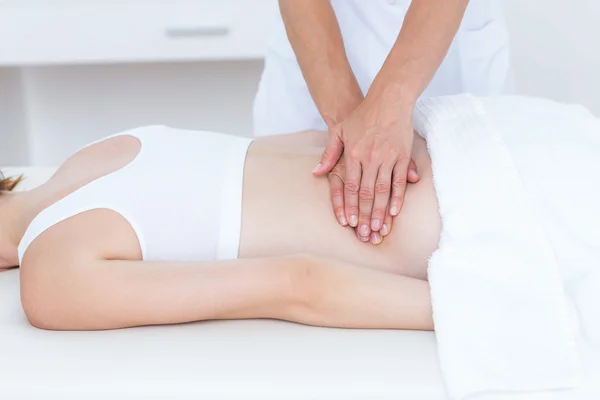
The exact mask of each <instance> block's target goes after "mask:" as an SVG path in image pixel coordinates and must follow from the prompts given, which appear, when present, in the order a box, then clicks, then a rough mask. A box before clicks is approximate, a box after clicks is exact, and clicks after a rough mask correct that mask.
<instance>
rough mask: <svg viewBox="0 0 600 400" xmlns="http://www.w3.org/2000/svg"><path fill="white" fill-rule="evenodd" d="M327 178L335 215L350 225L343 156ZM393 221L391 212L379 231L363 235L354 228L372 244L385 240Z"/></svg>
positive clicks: (339, 220)
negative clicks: (345, 198) (345, 203)
mask: <svg viewBox="0 0 600 400" xmlns="http://www.w3.org/2000/svg"><path fill="white" fill-rule="evenodd" d="M327 178H328V179H329V187H330V193H331V203H332V205H333V212H334V213H335V216H336V218H337V220H338V222H339V223H340V225H342V226H346V227H347V226H348V225H349V224H348V219H347V218H346V210H345V206H344V187H345V184H344V182H345V180H346V161H345V159H344V157H343V156H342V157H341V158H340V160H339V162H338V163H337V164H336V165H335V166H334V167H333V169H332V170H331V172H329V173H328V174H327ZM392 222H393V218H392V216H391V214H390V213H389V212H386V213H385V216H384V219H383V225H382V228H381V230H380V231H379V232H371V234H370V235H369V236H368V237H367V236H361V235H360V234H359V232H358V229H356V228H352V229H354V230H355V232H356V235H357V236H358V239H359V240H360V241H362V242H370V243H372V244H375V245H377V244H380V243H382V242H383V239H384V238H385V236H387V235H389V234H390V232H391V231H392Z"/></svg>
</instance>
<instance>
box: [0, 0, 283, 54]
mask: <svg viewBox="0 0 600 400" xmlns="http://www.w3.org/2000/svg"><path fill="white" fill-rule="evenodd" d="M274 12H277V2H276V0H252V1H247V0H104V1H103V0H94V1H92V0H88V1H76V0H70V1H68V0H62V1H59V0H54V1H51V0H45V1H43V2H41V1H39V2H38V1H31V0H30V1H22V0H21V1H16V0H15V1H4V2H1V1H0V65H30V64H74V63H103V62H106V63H113V62H138V61H161V60H169V61H173V60H175V61H177V60H222V59H254V58H261V57H262V56H263V55H264V51H265V47H266V46H265V45H266V35H267V25H268V22H269V20H270V18H272V16H273V13H274Z"/></svg>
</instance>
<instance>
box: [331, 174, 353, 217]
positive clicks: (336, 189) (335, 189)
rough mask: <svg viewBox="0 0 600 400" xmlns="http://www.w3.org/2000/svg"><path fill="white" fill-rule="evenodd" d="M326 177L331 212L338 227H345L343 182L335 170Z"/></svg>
mask: <svg viewBox="0 0 600 400" xmlns="http://www.w3.org/2000/svg"><path fill="white" fill-rule="evenodd" d="M328 177H329V190H330V195H331V205H332V206H333V212H334V214H335V217H336V218H337V220H338V222H339V223H340V225H342V226H347V225H348V221H347V220H346V211H345V210H344V181H343V180H342V177H341V176H339V175H338V174H337V173H336V172H335V170H334V172H331V173H330V174H329V175H328Z"/></svg>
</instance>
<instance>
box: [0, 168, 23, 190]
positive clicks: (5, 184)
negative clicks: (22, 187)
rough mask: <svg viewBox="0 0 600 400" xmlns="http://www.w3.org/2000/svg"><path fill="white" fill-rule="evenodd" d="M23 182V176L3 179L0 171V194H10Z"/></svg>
mask: <svg viewBox="0 0 600 400" xmlns="http://www.w3.org/2000/svg"><path fill="white" fill-rule="evenodd" d="M22 180H23V175H20V176H17V177H16V178H13V177H8V178H7V177H5V176H4V174H3V173H2V171H0V194H2V192H10V191H12V190H13V189H14V188H16V187H17V185H18V184H19V183H20V182H21V181H22Z"/></svg>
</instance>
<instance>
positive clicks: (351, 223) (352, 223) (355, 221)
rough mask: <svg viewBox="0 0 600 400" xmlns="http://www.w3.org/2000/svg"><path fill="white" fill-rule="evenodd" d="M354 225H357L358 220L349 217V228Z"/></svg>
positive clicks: (352, 216)
mask: <svg viewBox="0 0 600 400" xmlns="http://www.w3.org/2000/svg"><path fill="white" fill-rule="evenodd" d="M356 225H358V218H357V217H356V215H351V216H350V226H352V227H356Z"/></svg>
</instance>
